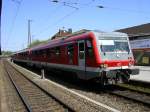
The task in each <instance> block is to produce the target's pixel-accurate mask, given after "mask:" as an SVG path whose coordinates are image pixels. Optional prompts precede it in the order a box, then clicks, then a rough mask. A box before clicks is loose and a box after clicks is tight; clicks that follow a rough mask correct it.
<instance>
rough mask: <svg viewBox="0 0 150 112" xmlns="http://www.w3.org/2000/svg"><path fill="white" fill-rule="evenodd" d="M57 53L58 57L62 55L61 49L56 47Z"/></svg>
mask: <svg viewBox="0 0 150 112" xmlns="http://www.w3.org/2000/svg"><path fill="white" fill-rule="evenodd" d="M55 52H56V56H59V55H60V47H56V50H55Z"/></svg>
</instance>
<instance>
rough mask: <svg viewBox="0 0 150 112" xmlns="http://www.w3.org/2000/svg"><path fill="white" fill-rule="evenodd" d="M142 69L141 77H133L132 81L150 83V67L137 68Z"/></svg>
mask: <svg viewBox="0 0 150 112" xmlns="http://www.w3.org/2000/svg"><path fill="white" fill-rule="evenodd" d="M136 68H139V69H140V74H139V75H131V77H130V79H131V80H137V81H143V82H149V83H150V66H136Z"/></svg>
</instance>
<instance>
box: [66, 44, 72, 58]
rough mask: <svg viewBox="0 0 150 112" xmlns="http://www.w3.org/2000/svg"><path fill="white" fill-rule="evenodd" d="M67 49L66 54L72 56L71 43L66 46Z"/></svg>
mask: <svg viewBox="0 0 150 112" xmlns="http://www.w3.org/2000/svg"><path fill="white" fill-rule="evenodd" d="M67 51H68V56H71V57H72V56H73V45H69V46H68V47H67Z"/></svg>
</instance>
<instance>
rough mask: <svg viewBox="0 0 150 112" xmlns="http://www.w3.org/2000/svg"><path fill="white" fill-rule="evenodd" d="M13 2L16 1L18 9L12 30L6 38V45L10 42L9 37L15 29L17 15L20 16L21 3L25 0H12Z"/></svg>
mask: <svg viewBox="0 0 150 112" xmlns="http://www.w3.org/2000/svg"><path fill="white" fill-rule="evenodd" d="M12 2H14V3H16V4H17V11H16V14H15V16H14V18H13V21H12V26H11V28H10V31H9V33H8V38H7V39H6V43H5V44H6V45H7V44H8V42H9V39H10V37H11V34H12V32H13V29H14V26H15V22H16V19H17V16H18V13H19V10H20V7H21V4H22V2H23V0H20V1H18V0H12Z"/></svg>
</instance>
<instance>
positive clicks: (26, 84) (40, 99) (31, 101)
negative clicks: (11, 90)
mask: <svg viewBox="0 0 150 112" xmlns="http://www.w3.org/2000/svg"><path fill="white" fill-rule="evenodd" d="M4 67H5V70H6V72H7V74H8V76H9V77H10V80H11V81H12V83H13V85H14V86H15V88H16V90H17V92H18V94H19V96H20V97H21V99H22V101H23V103H24V105H25V107H26V109H27V111H29V112H40V111H42V112H49V111H53V112H70V111H73V110H72V109H71V108H69V107H68V106H66V105H65V104H63V103H62V102H61V101H59V100H58V99H56V98H54V97H53V96H52V95H50V94H49V93H47V92H46V91H44V90H43V89H42V88H40V87H39V86H37V85H36V84H34V83H33V82H32V81H30V80H29V79H27V78H26V77H24V76H23V75H22V74H21V73H20V72H18V71H17V70H16V69H15V68H13V67H12V66H11V65H9V64H8V63H7V62H4Z"/></svg>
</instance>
